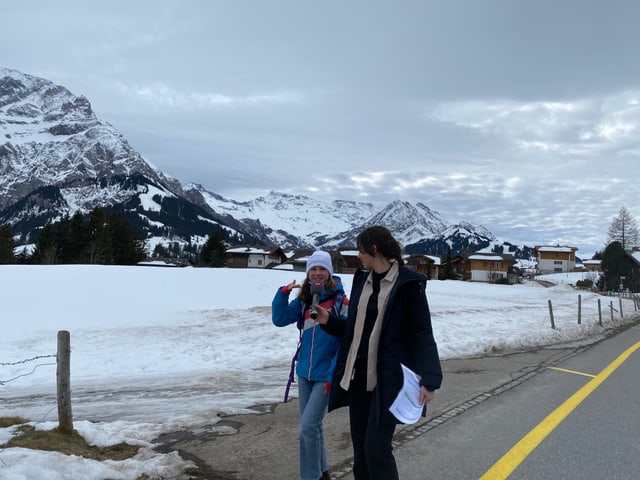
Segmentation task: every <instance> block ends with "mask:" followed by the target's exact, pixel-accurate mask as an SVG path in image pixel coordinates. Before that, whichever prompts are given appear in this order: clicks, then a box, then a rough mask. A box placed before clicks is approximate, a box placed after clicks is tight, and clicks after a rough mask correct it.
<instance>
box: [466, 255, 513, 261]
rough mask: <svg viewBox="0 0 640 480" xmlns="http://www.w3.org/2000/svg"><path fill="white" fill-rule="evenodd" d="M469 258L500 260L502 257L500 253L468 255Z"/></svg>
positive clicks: (502, 259)
mask: <svg viewBox="0 0 640 480" xmlns="http://www.w3.org/2000/svg"><path fill="white" fill-rule="evenodd" d="M468 258H469V260H491V261H493V262H502V261H504V258H503V257H501V256H500V255H469V257H468Z"/></svg>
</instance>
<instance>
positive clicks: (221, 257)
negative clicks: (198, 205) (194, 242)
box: [200, 230, 227, 267]
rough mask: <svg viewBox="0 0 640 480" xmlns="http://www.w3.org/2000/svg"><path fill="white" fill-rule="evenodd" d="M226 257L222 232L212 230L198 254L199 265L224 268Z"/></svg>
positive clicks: (225, 246) (225, 245)
mask: <svg viewBox="0 0 640 480" xmlns="http://www.w3.org/2000/svg"><path fill="white" fill-rule="evenodd" d="M226 256H227V244H226V243H225V241H224V232H223V231H222V230H214V231H213V232H211V233H210V234H209V238H208V239H207V241H206V242H205V244H204V245H203V246H202V251H201V252H200V264H202V265H206V266H208V267H224V263H225V260H226Z"/></svg>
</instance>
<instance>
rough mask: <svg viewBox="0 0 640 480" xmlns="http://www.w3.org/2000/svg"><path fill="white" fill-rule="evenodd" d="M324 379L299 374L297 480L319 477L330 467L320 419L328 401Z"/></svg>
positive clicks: (313, 479)
mask: <svg viewBox="0 0 640 480" xmlns="http://www.w3.org/2000/svg"><path fill="white" fill-rule="evenodd" d="M324 384H325V382H313V381H309V380H307V379H306V378H303V377H300V376H299V377H298V395H299V397H300V480H319V478H320V477H321V476H322V472H324V471H327V470H329V461H328V460H327V451H326V450H325V447H324V435H323V433H322V420H323V419H324V414H325V412H326V411H327V405H328V404H329V395H325V393H324Z"/></svg>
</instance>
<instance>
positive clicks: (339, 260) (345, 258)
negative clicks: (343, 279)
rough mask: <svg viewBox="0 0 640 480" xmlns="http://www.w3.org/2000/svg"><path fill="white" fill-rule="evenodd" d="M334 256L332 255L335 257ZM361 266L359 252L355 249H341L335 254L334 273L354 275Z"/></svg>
mask: <svg viewBox="0 0 640 480" xmlns="http://www.w3.org/2000/svg"><path fill="white" fill-rule="evenodd" d="M333 256H334V255H332V257H333ZM359 266H360V258H359V257H358V250H356V249H354V248H345V249H340V250H338V251H337V252H335V259H334V262H333V271H334V272H336V273H354V272H355V271H356V270H357V269H358V267H359Z"/></svg>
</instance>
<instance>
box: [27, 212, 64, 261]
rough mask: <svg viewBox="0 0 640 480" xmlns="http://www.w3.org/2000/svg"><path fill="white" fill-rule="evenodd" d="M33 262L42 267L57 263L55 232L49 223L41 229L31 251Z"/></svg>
mask: <svg viewBox="0 0 640 480" xmlns="http://www.w3.org/2000/svg"><path fill="white" fill-rule="evenodd" d="M33 261H34V262H35V263H40V264H42V265H53V264H55V263H58V252H57V244H56V231H55V228H54V226H53V224H52V223H51V222H47V224H46V225H45V226H44V227H42V230H41V231H40V234H39V235H38V239H37V240H36V246H35V249H34V251H33Z"/></svg>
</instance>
